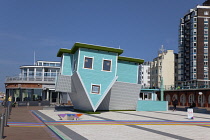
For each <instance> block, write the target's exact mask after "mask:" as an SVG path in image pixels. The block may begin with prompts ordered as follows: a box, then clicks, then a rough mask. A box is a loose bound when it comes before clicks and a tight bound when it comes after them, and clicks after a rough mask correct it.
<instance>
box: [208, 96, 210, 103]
mask: <svg viewBox="0 0 210 140" xmlns="http://www.w3.org/2000/svg"><path fill="white" fill-rule="evenodd" d="M208 102H209V104H210V95H209V100H208Z"/></svg>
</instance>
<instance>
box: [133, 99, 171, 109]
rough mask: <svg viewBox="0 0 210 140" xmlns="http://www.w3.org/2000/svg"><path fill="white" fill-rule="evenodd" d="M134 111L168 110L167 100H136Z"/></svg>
mask: <svg viewBox="0 0 210 140" xmlns="http://www.w3.org/2000/svg"><path fill="white" fill-rule="evenodd" d="M136 111H168V102H167V101H148V100H147V101H144V100H138V104H137V109H136Z"/></svg>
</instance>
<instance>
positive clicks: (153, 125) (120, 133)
mask: <svg viewBox="0 0 210 140" xmlns="http://www.w3.org/2000/svg"><path fill="white" fill-rule="evenodd" d="M34 113H35V114H37V115H38V116H39V117H40V118H41V119H42V120H43V122H45V124H46V125H47V126H48V127H53V128H52V130H53V131H55V132H56V133H57V134H58V135H59V136H60V137H62V138H63V139H79V140H83V139H84V140H85V139H88V140H98V139H100V140H107V139H109V140H119V139H120V140H127V139H129V140H136V139H141V138H144V139H148V140H150V139H166V140H168V139H182V140H184V139H186V140H190V139H195V140H196V139H204V140H205V139H206V140H207V139H209V138H210V133H209V130H210V115H209V114H201V113H194V117H195V118H194V119H188V118H187V112H183V111H175V112H172V111H165V112H164V111H157V112H137V111H117V112H103V113H101V114H84V115H83V116H82V119H81V120H78V121H74V120H73V121H63V120H60V118H59V117H58V114H63V113H70V114H71V113H75V112H71V111H58V112H54V111H53V110H40V111H35V112H34Z"/></svg>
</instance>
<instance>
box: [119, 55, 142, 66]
mask: <svg viewBox="0 0 210 140" xmlns="http://www.w3.org/2000/svg"><path fill="white" fill-rule="evenodd" d="M118 60H121V61H128V62H135V63H139V64H142V63H144V60H143V59H138V58H131V57H124V56H118Z"/></svg>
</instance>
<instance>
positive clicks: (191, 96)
mask: <svg viewBox="0 0 210 140" xmlns="http://www.w3.org/2000/svg"><path fill="white" fill-rule="evenodd" d="M193 101H194V95H193V94H190V95H189V100H188V102H189V103H191V104H192V103H193Z"/></svg>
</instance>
